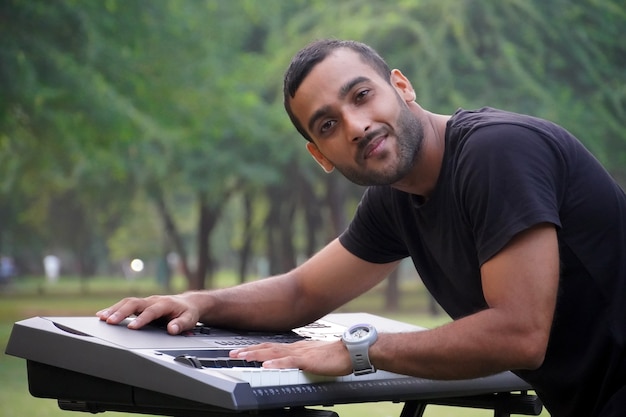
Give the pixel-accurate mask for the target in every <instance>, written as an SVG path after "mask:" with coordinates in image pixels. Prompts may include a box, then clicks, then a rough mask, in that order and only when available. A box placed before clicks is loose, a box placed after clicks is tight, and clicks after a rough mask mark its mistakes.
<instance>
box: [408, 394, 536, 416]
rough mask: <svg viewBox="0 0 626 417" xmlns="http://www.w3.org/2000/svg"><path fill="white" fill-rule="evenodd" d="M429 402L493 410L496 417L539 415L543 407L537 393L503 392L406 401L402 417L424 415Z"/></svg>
mask: <svg viewBox="0 0 626 417" xmlns="http://www.w3.org/2000/svg"><path fill="white" fill-rule="evenodd" d="M429 404H433V405H445V406H452V407H466V408H481V409H486V410H493V412H494V414H493V415H494V417H510V416H511V414H523V415H530V416H538V415H539V414H541V410H542V409H543V404H542V403H541V400H540V399H539V398H538V397H537V396H536V395H532V394H528V392H527V391H522V392H519V393H512V392H501V393H496V394H484V395H476V396H471V397H459V398H433V399H427V400H415V401H407V402H406V403H404V407H403V408H402V412H401V413H400V417H422V416H423V414H424V411H425V410H426V406H427V405H429Z"/></svg>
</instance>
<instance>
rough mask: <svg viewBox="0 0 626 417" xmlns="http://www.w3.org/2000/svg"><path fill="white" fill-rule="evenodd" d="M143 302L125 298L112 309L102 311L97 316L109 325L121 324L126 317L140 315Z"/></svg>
mask: <svg viewBox="0 0 626 417" xmlns="http://www.w3.org/2000/svg"><path fill="white" fill-rule="evenodd" d="M141 304H142V300H141V299H138V298H125V299H123V300H121V301H119V302H118V303H116V304H114V305H112V306H111V307H109V308H107V309H104V310H100V311H99V312H97V313H96V315H97V316H98V317H99V318H100V320H103V321H106V322H107V323H109V324H119V323H120V322H121V321H122V320H124V319H125V318H126V317H128V316H130V315H132V314H135V313H140V312H141V310H142V308H143V307H141Z"/></svg>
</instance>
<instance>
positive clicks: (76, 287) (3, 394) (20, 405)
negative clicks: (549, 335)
mask: <svg viewBox="0 0 626 417" xmlns="http://www.w3.org/2000/svg"><path fill="white" fill-rule="evenodd" d="M233 282H234V279H233V277H231V276H229V275H220V276H218V277H216V285H217V286H226V285H230V284H232V283H233ZM172 286H173V288H174V289H173V291H181V290H182V289H183V288H184V284H183V282H182V281H181V280H180V279H178V280H175V281H174V282H173V284H172ZM162 292H163V290H162V289H161V288H160V287H159V286H158V285H157V284H156V283H155V282H154V281H153V280H150V279H146V278H144V279H137V280H135V281H126V280H123V279H121V278H97V279H90V280H88V281H86V282H81V281H80V280H78V279H76V278H68V277H64V278H62V279H61V280H60V281H59V282H58V283H56V284H49V283H46V282H44V280H43V279H42V278H38V277H30V278H21V279H19V280H16V282H15V283H14V284H13V285H12V286H11V287H9V288H0V347H2V352H4V348H5V347H6V344H7V342H8V339H9V335H10V332H11V328H12V325H13V323H14V322H16V321H18V320H22V319H25V318H29V317H33V316H54V315H57V316H58V315H73V316H86V315H89V316H90V315H93V314H94V313H95V312H96V311H97V310H99V309H101V308H104V307H107V306H109V305H111V304H113V303H115V302H116V301H118V300H119V299H120V298H122V297H126V296H143V295H150V294H154V293H162ZM402 294H403V295H402V301H401V305H400V308H399V311H397V312H393V313H391V312H385V311H384V302H383V296H382V289H381V288H376V289H374V290H372V291H371V292H370V293H368V294H365V295H364V296H362V297H361V298H359V299H358V300H355V301H353V302H352V303H350V304H348V305H347V306H346V307H344V308H342V309H341V311H367V312H370V313H374V314H379V315H383V316H385V317H389V318H393V319H396V320H400V321H405V322H410V323H414V324H418V325H420V326H423V327H435V326H438V325H440V324H443V323H445V322H447V321H448V319H447V317H446V316H445V315H443V314H441V315H439V316H436V317H433V316H431V315H428V314H427V313H426V311H427V305H428V298H427V297H426V294H425V293H424V290H423V288H422V287H421V286H420V285H417V284H415V283H412V284H405V285H403V288H402ZM0 386H2V389H0V405H1V406H0V417H14V416H29V417H48V416H50V417H71V416H76V417H79V416H81V415H84V414H79V413H76V412H70V411H63V410H60V409H59V408H58V406H57V404H56V401H55V400H50V399H40V398H34V397H32V396H31V395H30V394H29V392H28V383H27V380H26V366H25V361H24V360H22V359H20V358H15V357H12V356H8V355H4V354H2V355H0ZM401 409H402V405H401V404H392V403H367V404H351V405H340V406H335V407H333V408H332V410H334V411H336V412H337V413H338V414H339V415H340V417H387V416H389V417H395V416H399V415H400V412H401ZM104 415H105V416H109V417H130V416H135V417H136V416H137V414H127V413H116V412H107V413H106V414H104ZM491 415H493V412H489V411H486V410H472V409H462V408H452V407H440V406H429V407H428V408H427V410H426V413H425V416H426V417H452V416H455V417H483V416H484V417H487V416H491ZM548 415H549V414H547V413H546V412H545V411H544V413H543V414H542V416H548Z"/></svg>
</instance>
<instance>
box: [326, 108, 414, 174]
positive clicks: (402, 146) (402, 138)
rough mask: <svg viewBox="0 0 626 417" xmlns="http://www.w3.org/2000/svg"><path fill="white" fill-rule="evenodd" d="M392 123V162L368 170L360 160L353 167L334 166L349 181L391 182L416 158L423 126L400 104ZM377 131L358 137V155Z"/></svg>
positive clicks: (411, 166)
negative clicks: (395, 156)
mask: <svg viewBox="0 0 626 417" xmlns="http://www.w3.org/2000/svg"><path fill="white" fill-rule="evenodd" d="M403 104H404V103H403ZM396 126H397V127H396V132H395V137H396V146H395V148H396V155H397V158H396V161H395V162H394V163H388V164H387V165H386V166H385V167H384V168H382V169H379V170H372V169H369V170H368V169H367V168H366V167H364V166H363V164H357V165H358V167H357V168H352V167H346V166H343V167H339V166H336V168H337V170H338V171H339V172H341V174H343V176H344V177H346V178H347V179H348V180H350V181H351V182H353V183H355V184H357V185H363V186H373V185H391V184H395V183H397V182H398V181H400V180H401V179H403V178H404V177H406V176H407V175H408V174H409V172H410V171H411V169H412V168H413V165H414V164H415V163H416V162H417V161H418V159H419V154H420V151H421V149H422V144H423V142H424V126H423V125H422V123H421V121H420V120H419V119H418V118H417V117H416V116H415V115H414V114H413V113H412V112H411V111H410V110H409V108H408V107H407V106H406V105H405V106H403V107H402V111H401V113H400V116H399V117H398V120H397V123H396ZM378 135H379V131H377V132H373V133H372V134H370V135H368V136H366V137H365V138H363V139H362V141H361V143H360V144H359V155H362V153H363V150H364V149H365V147H366V146H367V144H368V143H369V142H370V141H371V140H372V139H374V138H375V137H376V136H378ZM390 157H392V155H387V156H386V157H385V159H389V158H390Z"/></svg>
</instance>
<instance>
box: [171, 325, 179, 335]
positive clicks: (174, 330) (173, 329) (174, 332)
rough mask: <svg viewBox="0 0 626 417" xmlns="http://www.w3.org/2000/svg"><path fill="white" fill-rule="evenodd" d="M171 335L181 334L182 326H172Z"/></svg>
mask: <svg viewBox="0 0 626 417" xmlns="http://www.w3.org/2000/svg"><path fill="white" fill-rule="evenodd" d="M170 333H172V334H178V333H180V326H179V325H178V324H176V323H172V324H170Z"/></svg>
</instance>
